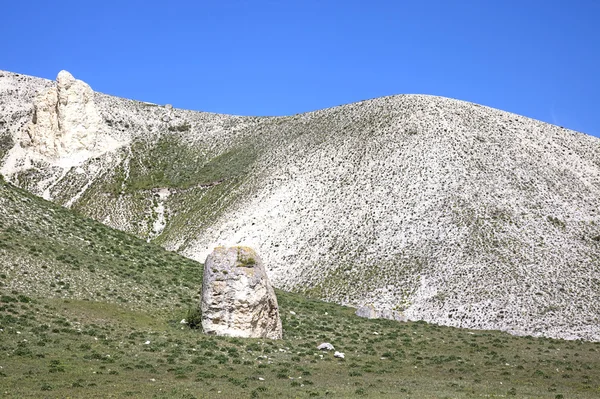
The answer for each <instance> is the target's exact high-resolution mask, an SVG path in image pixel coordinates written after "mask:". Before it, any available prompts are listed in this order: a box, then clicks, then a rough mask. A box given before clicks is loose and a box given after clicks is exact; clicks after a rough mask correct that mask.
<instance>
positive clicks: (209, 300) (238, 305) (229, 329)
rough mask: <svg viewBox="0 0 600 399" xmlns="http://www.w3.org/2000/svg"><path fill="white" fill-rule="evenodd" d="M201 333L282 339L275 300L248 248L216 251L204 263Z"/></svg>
mask: <svg viewBox="0 0 600 399" xmlns="http://www.w3.org/2000/svg"><path fill="white" fill-rule="evenodd" d="M201 309H202V329H203V330H204V332H205V333H207V334H216V335H223V336H229V337H245V338H271V339H280V338H282V328H281V319H280V318H279V307H278V305H277V297H276V296H275V291H274V290H273V287H272V286H271V284H270V282H269V279H268V277H267V274H266V272H265V268H264V266H263V263H262V260H261V259H260V258H259V257H258V255H257V254H256V253H255V252H254V250H253V249H251V248H248V247H230V248H225V247H218V248H216V249H215V250H214V251H213V252H212V253H211V254H210V255H208V257H207V258H206V262H205V263H204V278H203V281H202V304H201Z"/></svg>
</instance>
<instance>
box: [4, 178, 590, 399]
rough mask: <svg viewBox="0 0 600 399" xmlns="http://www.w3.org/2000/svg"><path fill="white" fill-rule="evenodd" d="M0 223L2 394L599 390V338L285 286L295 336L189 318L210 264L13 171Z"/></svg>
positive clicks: (572, 393) (429, 394) (582, 393)
mask: <svg viewBox="0 0 600 399" xmlns="http://www.w3.org/2000/svg"><path fill="white" fill-rule="evenodd" d="M0 234H1V235H0V394H2V395H3V396H4V397H15V398H17V397H18V398H26V397H31V398H43V397H86V398H94V397H96V398H105V397H139V398H149V397H156V398H213V397H223V398H234V397H235V398H244V397H249V398H262V397H265V398H267V397H271V398H281V397H290V398H296V397H342V398H343V397H373V398H398V397H407V398H409V397H410V398H462V397H481V396H487V397H506V396H509V397H510V396H515V397H530V398H594V397H598V395H600V383H599V382H598V381H600V356H599V354H598V351H599V350H600V344H599V343H587V342H582V341H564V340H553V339H546V338H532V337H514V336H510V335H508V334H505V333H501V332H490V331H470V330H463V329H456V328H451V327H442V326H436V325H432V324H427V323H424V322H416V323H412V322H409V323H397V322H392V321H387V320H367V319H361V318H358V317H356V316H354V314H353V309H352V308H346V307H341V306H338V305H334V304H328V303H324V302H320V301H315V300H307V299H305V298H302V297H301V296H299V295H297V294H290V293H286V292H283V291H277V294H278V298H279V303H280V307H281V314H282V321H283V327H284V339H283V340H280V341H269V340H260V339H235V338H221V337H212V336H206V335H204V334H202V333H201V332H200V331H199V330H195V329H192V328H190V327H189V325H188V324H181V323H180V321H181V320H182V319H184V318H187V317H188V311H189V310H190V309H193V308H194V307H195V305H196V304H197V302H198V294H199V289H200V284H201V280H202V273H201V265H200V264H198V263H196V262H193V261H191V260H188V259H186V258H183V257H180V256H178V255H176V254H173V253H170V252H167V251H165V250H163V249H162V248H160V247H158V246H155V245H153V244H148V243H146V242H144V241H141V240H139V239H137V238H135V237H132V236H129V235H127V234H125V233H122V232H119V231H115V230H111V229H109V228H107V227H105V226H103V225H101V224H99V223H97V222H95V221H92V220H90V219H86V218H83V217H81V216H78V215H76V214H74V213H72V212H71V211H68V210H65V209H63V208H60V207H58V206H56V205H54V204H52V203H50V202H47V201H44V200H42V199H39V198H37V197H34V196H32V195H30V194H28V193H27V192H25V191H23V190H20V189H18V188H15V187H14V186H11V185H7V184H5V183H4V182H0ZM321 342H331V343H332V344H333V345H334V346H335V347H336V349H337V350H339V351H341V352H344V353H345V355H346V357H345V359H336V358H334V357H333V354H332V353H322V352H319V351H317V350H316V346H317V345H318V344H320V343H321Z"/></svg>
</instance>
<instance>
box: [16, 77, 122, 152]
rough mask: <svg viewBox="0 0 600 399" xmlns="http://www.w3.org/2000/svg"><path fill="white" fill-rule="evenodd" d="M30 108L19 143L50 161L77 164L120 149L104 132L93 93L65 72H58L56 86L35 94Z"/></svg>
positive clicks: (117, 143)
mask: <svg viewBox="0 0 600 399" xmlns="http://www.w3.org/2000/svg"><path fill="white" fill-rule="evenodd" d="M33 107H34V112H33V117H32V120H31V123H29V124H28V125H27V126H26V127H25V129H24V132H23V135H22V138H21V141H20V144H21V146H22V147H24V148H27V149H30V150H32V151H34V152H37V153H38V154H40V155H42V156H44V157H46V158H48V159H50V160H60V159H65V158H67V159H71V160H73V161H75V162H74V163H78V161H79V162H80V161H82V160H85V159H88V158H90V157H92V156H97V155H100V154H102V153H104V152H106V151H109V150H112V149H115V148H117V147H119V146H120V143H119V142H118V141H117V140H115V139H114V138H112V137H111V136H109V135H107V134H106V133H105V131H104V129H105V126H104V123H103V120H102V117H101V116H100V113H99V112H98V110H97V109H96V104H95V103H94V92H93V90H92V89H91V88H90V86H89V85H88V84H87V83H85V82H82V81H81V80H77V79H75V78H74V77H73V76H72V75H71V74H70V73H69V72H67V71H60V72H59V74H58V76H57V78H56V85H54V86H51V87H48V88H46V89H44V90H42V91H41V92H40V93H39V94H38V96H37V97H36V98H35V100H34V103H33Z"/></svg>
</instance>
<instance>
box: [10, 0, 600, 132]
mask: <svg viewBox="0 0 600 399" xmlns="http://www.w3.org/2000/svg"><path fill="white" fill-rule="evenodd" d="M0 19H1V23H0V37H1V39H0V40H1V41H0V43H1V44H2V55H1V56H0V69H4V70H10V71H14V72H20V73H25V74H29V75H35V76H41V77H45V78H49V79H54V78H55V76H56V74H57V73H58V71H59V70H61V69H66V70H68V71H70V72H71V73H73V75H75V77H77V78H79V79H82V80H84V81H86V82H88V83H89V84H90V85H91V86H92V88H93V89H94V90H97V91H101V92H104V93H108V94H113V95H117V96H121V97H127V98H134V99H137V100H144V101H150V102H156V103H160V104H165V103H170V104H173V105H174V106H176V107H180V108H188V109H195V110H201V111H211V112H223V113H230V114H240V115H288V114H295V113H299V112H305V111H311V110H315V109H320V108H325V107H330V106H335V105H339V104H344V103H350V102H355V101H359V100H363V99H367V98H374V97H379V96H384V95H391V94H405V93H420V94H433V95H440V96H446V97H452V98H457V99H461V100H467V101H473V102H476V103H480V104H484V105H488V106H491V107H495V108H500V109H503V110H507V111H511V112H515V113H518V114H521V115H525V116H529V117H532V118H536V119H540V120H543V121H547V122H551V123H555V124H558V125H561V126H565V127H568V128H571V129H575V130H579V131H583V132H586V133H588V134H592V135H595V136H600V90H599V89H600V1H598V0H595V1H590V0H571V1H568V0H522V1H518V0H496V1H491V0H479V1H475V0H455V1H452V0H423V1H418V0H411V1H403V0H395V1H394V0H389V1H377V0H373V1H367V0H362V1H358V0H345V1H341V0H339V1H327V0H298V1H287V0H278V1H274V0H269V1H268V0H256V1H249V0H248V1H241V0H236V1H233V0H232V1H227V0H223V1H168V2H167V1H160V2H158V1H152V0H147V1H127V0H120V1H114V0H104V1H98V2H87V1H82V0H79V1H39V0H33V1H7V2H5V4H3V5H2V11H1V18H0Z"/></svg>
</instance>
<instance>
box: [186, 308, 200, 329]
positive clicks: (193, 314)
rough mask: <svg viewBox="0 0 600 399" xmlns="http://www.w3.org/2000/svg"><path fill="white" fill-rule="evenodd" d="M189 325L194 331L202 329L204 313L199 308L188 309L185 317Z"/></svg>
mask: <svg viewBox="0 0 600 399" xmlns="http://www.w3.org/2000/svg"><path fill="white" fill-rule="evenodd" d="M185 320H186V321H187V325H188V326H189V327H190V328H192V329H199V328H201V327H202V312H200V308H198V307H197V306H195V307H193V308H190V309H188V311H187V315H186V317H185Z"/></svg>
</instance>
